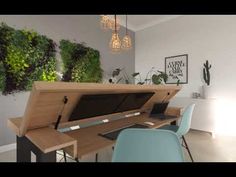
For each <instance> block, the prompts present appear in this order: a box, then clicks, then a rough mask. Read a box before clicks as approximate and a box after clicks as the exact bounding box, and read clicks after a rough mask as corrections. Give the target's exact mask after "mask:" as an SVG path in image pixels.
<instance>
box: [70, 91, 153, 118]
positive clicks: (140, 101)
mask: <svg viewBox="0 0 236 177" xmlns="http://www.w3.org/2000/svg"><path fill="white" fill-rule="evenodd" d="M153 94H154V92H144V93H118V94H98V95H83V96H82V97H81V99H80V100H79V102H78V103H77V105H76V106H75V108H74V110H73V111H72V113H71V115H70V117H69V121H74V120H80V119H86V118H91V117H96V116H102V115H108V114H113V113H118V112H125V111H131V110H135V109H140V108H141V107H142V106H143V105H144V104H145V103H146V102H147V101H148V100H149V99H150V98H151V97H152V95H153Z"/></svg>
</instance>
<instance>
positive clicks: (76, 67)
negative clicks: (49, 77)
mask: <svg viewBox="0 0 236 177" xmlns="http://www.w3.org/2000/svg"><path fill="white" fill-rule="evenodd" d="M60 49H61V52H60V53H61V57H62V61H63V64H64V67H63V78H62V80H63V81H72V82H101V80H102V69H101V67H100V60H99V59H100V54H99V52H98V51H97V50H94V49H92V48H89V47H86V46H85V45H84V44H78V43H72V42H70V41H68V40H61V41H60Z"/></svg>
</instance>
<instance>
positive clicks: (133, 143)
mask: <svg viewBox="0 0 236 177" xmlns="http://www.w3.org/2000/svg"><path fill="white" fill-rule="evenodd" d="M112 162H184V155H183V151H182V147H181V144H180V142H179V138H178V137H177V135H176V134H175V133H173V132H171V131H167V130H157V129H139V128H128V129H125V130H123V131H122V132H121V133H120V134H119V136H118V139H117V141H116V145H115V149H114V152H113V156H112Z"/></svg>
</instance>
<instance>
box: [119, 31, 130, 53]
mask: <svg viewBox="0 0 236 177" xmlns="http://www.w3.org/2000/svg"><path fill="white" fill-rule="evenodd" d="M121 48H122V49H124V50H129V49H131V48H132V40H131V37H130V36H129V35H127V34H126V35H125V36H124V37H123V39H122V45H121Z"/></svg>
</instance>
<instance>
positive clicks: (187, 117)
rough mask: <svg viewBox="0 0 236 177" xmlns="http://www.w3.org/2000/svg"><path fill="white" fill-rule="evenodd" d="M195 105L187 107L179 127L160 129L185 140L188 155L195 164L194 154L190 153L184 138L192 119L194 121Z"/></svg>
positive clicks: (163, 127)
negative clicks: (173, 133)
mask: <svg viewBox="0 0 236 177" xmlns="http://www.w3.org/2000/svg"><path fill="white" fill-rule="evenodd" d="M194 107H195V104H191V105H189V106H187V107H186V109H185V110H184V113H183V116H182V119H181V121H180V124H179V126H177V125H164V126H162V127H160V128H159V129H164V130H170V131H173V132H175V133H176V135H177V136H178V137H179V138H180V139H182V140H183V143H182V144H184V145H183V146H184V147H185V148H186V149H187V151H188V154H189V156H190V158H191V160H192V162H193V157H192V154H191V152H190V149H189V147H188V144H187V141H186V139H185V137H184V135H185V134H187V133H188V131H189V129H190V126H191V119H192V114H193V110H194Z"/></svg>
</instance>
